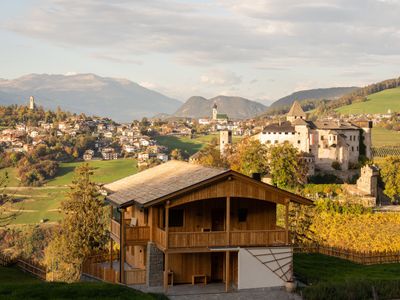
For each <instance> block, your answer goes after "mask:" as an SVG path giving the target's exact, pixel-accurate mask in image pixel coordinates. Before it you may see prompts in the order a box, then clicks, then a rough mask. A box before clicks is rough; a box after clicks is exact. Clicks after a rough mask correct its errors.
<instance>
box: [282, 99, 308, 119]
mask: <svg viewBox="0 0 400 300" xmlns="http://www.w3.org/2000/svg"><path fill="white" fill-rule="evenodd" d="M306 117H307V115H306V113H305V112H304V110H303V109H302V108H301V105H300V103H299V102H298V101H294V102H293V105H292V107H291V108H290V110H289V112H288V114H287V115H286V120H287V121H289V122H293V121H294V120H296V119H302V120H305V119H306Z"/></svg>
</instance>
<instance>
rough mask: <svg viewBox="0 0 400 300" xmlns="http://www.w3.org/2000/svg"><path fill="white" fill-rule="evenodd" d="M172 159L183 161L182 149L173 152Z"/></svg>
mask: <svg viewBox="0 0 400 300" xmlns="http://www.w3.org/2000/svg"><path fill="white" fill-rule="evenodd" d="M171 159H173V160H183V155H182V151H181V150H180V149H177V148H175V149H174V150H172V151H171Z"/></svg>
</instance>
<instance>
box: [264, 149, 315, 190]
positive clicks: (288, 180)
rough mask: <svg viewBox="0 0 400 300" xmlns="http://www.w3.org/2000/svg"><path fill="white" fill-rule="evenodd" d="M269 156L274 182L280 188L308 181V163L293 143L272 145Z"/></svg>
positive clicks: (295, 185) (299, 184)
mask: <svg viewBox="0 0 400 300" xmlns="http://www.w3.org/2000/svg"><path fill="white" fill-rule="evenodd" d="M269 158H270V159H269V162H270V172H271V178H272V183H273V184H275V185H276V186H278V187H279V188H295V187H297V186H301V185H303V184H304V183H306V179H307V172H308V168H307V165H306V163H305V161H304V160H303V159H302V158H301V156H300V154H299V152H298V151H297V149H296V148H294V147H293V146H292V145H290V144H288V143H285V144H282V145H277V146H274V147H271V148H270V155H269Z"/></svg>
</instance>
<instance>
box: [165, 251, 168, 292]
mask: <svg viewBox="0 0 400 300" xmlns="http://www.w3.org/2000/svg"><path fill="white" fill-rule="evenodd" d="M168 269H169V254H168V252H167V251H165V254H164V292H165V293H166V292H168Z"/></svg>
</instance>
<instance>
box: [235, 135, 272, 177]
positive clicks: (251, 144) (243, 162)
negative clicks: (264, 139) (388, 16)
mask: <svg viewBox="0 0 400 300" xmlns="http://www.w3.org/2000/svg"><path fill="white" fill-rule="evenodd" d="M227 160H228V162H229V164H230V167H231V169H232V170H235V171H237V172H240V173H242V174H245V175H249V176H250V175H251V174H252V173H261V174H267V173H268V171H269V164H268V147H267V146H266V145H264V144H261V143H260V142H259V141H258V140H252V139H250V138H246V139H244V140H242V141H241V142H239V143H237V144H236V145H233V146H232V147H231V148H230V149H227Z"/></svg>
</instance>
